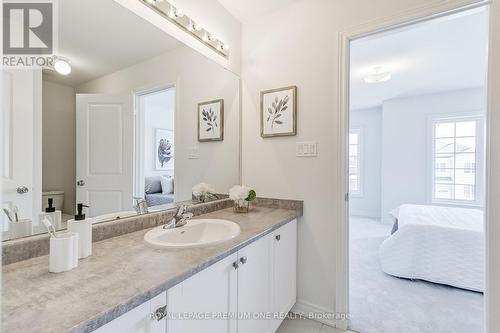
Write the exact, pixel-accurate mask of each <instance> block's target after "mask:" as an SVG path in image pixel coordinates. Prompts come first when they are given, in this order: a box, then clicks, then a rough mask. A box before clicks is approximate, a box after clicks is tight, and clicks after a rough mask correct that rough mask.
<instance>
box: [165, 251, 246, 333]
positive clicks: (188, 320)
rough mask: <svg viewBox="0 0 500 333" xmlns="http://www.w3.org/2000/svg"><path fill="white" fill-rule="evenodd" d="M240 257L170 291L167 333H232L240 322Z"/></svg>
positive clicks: (209, 269) (235, 255)
mask: <svg viewBox="0 0 500 333" xmlns="http://www.w3.org/2000/svg"><path fill="white" fill-rule="evenodd" d="M236 262H237V254H236V253H235V254H233V255H230V256H229V257H227V258H225V259H223V260H221V261H219V262H218V263H216V264H214V265H212V266H210V267H208V268H207V269H205V270H203V271H201V272H200V273H198V274H195V275H193V276H192V277H190V278H189V279H187V280H185V281H183V282H182V283H180V284H178V285H176V286H175V287H173V288H171V289H169V290H168V291H167V308H168V313H169V319H168V320H167V333H190V332H196V333H200V332H203V333H211V332H214V333H231V332H236V320H235V319H231V318H228V319H227V320H226V319H223V318H222V319H221V318H218V317H217V316H218V315H219V314H220V315H224V314H228V313H236V311H237V310H236V309H237V291H238V290H237V277H238V276H237V266H236Z"/></svg>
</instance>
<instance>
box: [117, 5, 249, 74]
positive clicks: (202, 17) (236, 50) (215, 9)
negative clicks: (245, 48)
mask: <svg viewBox="0 0 500 333" xmlns="http://www.w3.org/2000/svg"><path fill="white" fill-rule="evenodd" d="M114 1H116V2H117V3H119V4H121V5H122V6H124V7H125V8H128V9H130V10H131V11H133V12H134V13H136V14H137V15H139V16H140V17H142V18H144V19H146V20H147V21H149V22H151V23H152V24H153V25H155V26H156V27H158V28H159V29H161V30H163V31H165V32H166V33H168V34H169V35H171V36H172V37H174V38H177V39H178V40H179V41H181V42H183V43H184V44H186V45H188V46H189V47H191V48H193V49H195V50H197V51H198V52H200V53H201V54H204V55H205V56H207V57H208V58H210V59H212V60H214V61H216V62H217V63H219V64H220V65H222V66H224V67H225V68H227V69H229V70H231V71H233V72H234V73H236V74H240V71H241V23H240V22H239V21H238V20H236V19H235V18H234V17H233V16H232V15H231V14H230V13H229V12H228V11H227V10H226V9H225V8H224V7H223V6H222V5H221V4H220V3H219V2H218V1H217V0H171V1H170V3H172V4H173V5H175V6H177V7H178V8H180V9H182V10H183V11H184V13H186V14H187V15H189V17H191V18H192V19H193V20H195V21H196V22H198V23H200V24H201V25H202V26H203V27H204V28H206V29H207V31H209V32H210V33H212V34H214V35H216V36H218V37H219V38H220V39H221V40H222V41H223V42H225V43H227V44H229V45H230V47H231V50H230V53H231V54H230V56H229V58H228V59H226V58H225V57H223V56H221V55H219V54H218V53H217V52H215V51H214V50H212V49H211V48H209V47H207V46H206V45H204V44H203V43H202V42H200V41H199V40H198V39H196V38H194V37H193V36H191V35H190V34H188V33H187V32H185V31H183V30H182V29H179V27H178V26H177V25H175V24H174V23H171V22H169V21H168V20H166V19H165V18H163V17H161V16H160V15H158V14H157V13H155V12H154V11H152V10H151V9H149V8H147V7H146V6H144V5H143V4H142V3H140V2H139V1H137V0H114Z"/></svg>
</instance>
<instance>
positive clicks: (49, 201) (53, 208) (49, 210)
mask: <svg viewBox="0 0 500 333" xmlns="http://www.w3.org/2000/svg"><path fill="white" fill-rule="evenodd" d="M47 202H48V204H49V207H46V208H45V213H54V212H55V211H56V207H54V206H52V205H53V204H54V199H53V198H49V199H48V200H47Z"/></svg>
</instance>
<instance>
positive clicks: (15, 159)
mask: <svg viewBox="0 0 500 333" xmlns="http://www.w3.org/2000/svg"><path fill="white" fill-rule="evenodd" d="M41 89H42V72H41V71H40V70H9V71H7V70H2V127H3V128H2V143H3V145H2V156H3V166H2V200H3V205H4V206H5V205H8V204H14V205H16V206H18V208H19V218H29V219H32V220H33V224H34V225H37V224H38V221H37V217H38V213H39V212H41V198H42V193H41V191H42V190H41V182H42V179H41V176H42V168H41V166H42V155H41V149H42V140H41V126H42V119H41V105H42V98H41ZM1 216H2V225H3V228H2V230H3V231H4V232H6V231H7V228H8V223H7V221H8V220H7V218H6V217H5V214H3V213H2V214H1ZM5 236H7V235H4V237H5ZM7 237H8V236H7Z"/></svg>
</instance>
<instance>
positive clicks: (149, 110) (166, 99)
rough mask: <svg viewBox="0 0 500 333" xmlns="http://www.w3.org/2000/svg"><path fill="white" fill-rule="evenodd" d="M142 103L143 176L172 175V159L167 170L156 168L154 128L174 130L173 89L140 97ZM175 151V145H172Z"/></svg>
mask: <svg viewBox="0 0 500 333" xmlns="http://www.w3.org/2000/svg"><path fill="white" fill-rule="evenodd" d="M141 101H142V102H143V103H144V104H142V105H141V107H140V108H141V111H142V112H143V115H142V116H143V117H144V129H143V133H144V141H143V142H144V177H151V176H160V175H170V176H173V175H174V160H173V159H172V160H170V161H169V162H168V163H169V170H156V163H155V162H156V156H157V151H156V150H155V144H154V143H155V139H156V137H155V135H156V134H155V130H156V129H157V128H161V129H167V130H171V131H174V127H175V126H174V112H175V89H174V88H171V89H168V90H163V91H161V92H158V93H154V94H148V95H145V96H142V97H141ZM174 152H175V146H174Z"/></svg>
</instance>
